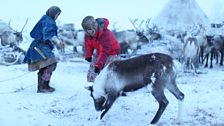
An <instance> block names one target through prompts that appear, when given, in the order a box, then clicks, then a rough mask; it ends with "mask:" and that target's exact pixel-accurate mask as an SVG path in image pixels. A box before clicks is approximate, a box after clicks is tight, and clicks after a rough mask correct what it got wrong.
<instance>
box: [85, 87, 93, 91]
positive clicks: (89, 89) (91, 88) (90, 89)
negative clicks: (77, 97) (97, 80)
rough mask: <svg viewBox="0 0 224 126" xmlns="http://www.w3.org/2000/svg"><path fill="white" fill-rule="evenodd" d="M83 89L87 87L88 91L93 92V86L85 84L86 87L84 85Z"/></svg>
mask: <svg viewBox="0 0 224 126" xmlns="http://www.w3.org/2000/svg"><path fill="white" fill-rule="evenodd" d="M85 89H87V90H88V91H90V92H93V86H87V87H85Z"/></svg>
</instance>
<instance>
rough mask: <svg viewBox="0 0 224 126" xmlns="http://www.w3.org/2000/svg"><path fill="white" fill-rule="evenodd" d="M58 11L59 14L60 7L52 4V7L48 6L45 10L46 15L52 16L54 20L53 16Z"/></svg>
mask: <svg viewBox="0 0 224 126" xmlns="http://www.w3.org/2000/svg"><path fill="white" fill-rule="evenodd" d="M58 13H59V14H60V13H61V9H60V8H59V7H58V6H52V7H50V8H49V9H48V10H47V12H46V14H47V15H48V16H50V17H51V18H53V19H54V20H55V16H56V15H57V14H58Z"/></svg>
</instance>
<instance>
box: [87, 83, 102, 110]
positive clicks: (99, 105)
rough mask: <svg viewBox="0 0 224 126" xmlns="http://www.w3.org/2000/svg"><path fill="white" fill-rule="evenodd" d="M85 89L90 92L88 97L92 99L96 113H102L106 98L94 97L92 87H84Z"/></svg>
mask: <svg viewBox="0 0 224 126" xmlns="http://www.w3.org/2000/svg"><path fill="white" fill-rule="evenodd" d="M86 89H87V90H89V91H90V96H91V97H92V98H93V101H94V106H95V109H96V111H102V110H103V109H105V103H106V98H105V97H104V96H98V97H94V95H93V92H94V90H93V87H92V86H89V87H86Z"/></svg>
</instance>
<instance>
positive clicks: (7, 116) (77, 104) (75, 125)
mask: <svg viewBox="0 0 224 126" xmlns="http://www.w3.org/2000/svg"><path fill="white" fill-rule="evenodd" d="M80 61H81V62H60V63H59V64H58V67H57V69H56V71H55V72H54V74H53V76H52V81H51V85H52V86H53V87H55V88H56V92H54V93H52V94H41V93H36V88H37V75H36V74H37V73H36V72H32V73H30V72H27V66H26V65H24V64H23V65H15V66H9V67H6V66H0V72H1V77H0V99H1V107H0V126H15V125H17V126H96V125H97V126H98V125H100V126H149V125H150V121H151V119H152V118H153V116H154V114H155V113H156V110H157V108H158V104H157V103H156V100H155V99H154V98H153V97H152V95H151V94H150V93H149V92H148V91H145V90H141V91H137V92H133V93H129V95H128V96H127V97H120V98H119V99H118V100H117V101H116V102H115V103H114V105H113V106H112V108H111V109H110V110H109V112H108V113H107V114H106V115H105V117H104V118H103V120H102V121H99V119H98V117H99V115H100V113H99V112H96V111H95V109H94V105H93V101H92V99H91V98H90V96H89V92H88V91H87V90H85V89H84V86H85V85H86V73H87V69H88V63H87V62H85V61H83V60H82V59H80ZM200 71H201V72H202V74H199V75H196V76H195V75H192V74H189V73H188V74H186V73H185V74H184V73H180V74H179V75H178V78H177V82H178V86H179V88H180V90H181V91H182V92H183V93H184V94H185V102H184V108H185V109H184V112H185V113H184V114H183V119H184V121H183V123H182V125H184V126H201V125H203V126H224V114H223V113H224V106H223V103H224V76H223V75H224V67H220V66H218V65H216V66H215V68H214V69H200ZM165 94H166V96H167V98H168V100H169V102H170V103H169V105H168V107H167V109H166V110H165V112H164V113H163V115H162V117H161V118H160V120H159V122H158V123H157V124H156V125H158V126H175V125H178V124H177V123H176V116H177V108H178V102H177V100H176V99H175V97H174V96H173V95H172V94H171V93H169V92H168V91H167V90H166V92H165Z"/></svg>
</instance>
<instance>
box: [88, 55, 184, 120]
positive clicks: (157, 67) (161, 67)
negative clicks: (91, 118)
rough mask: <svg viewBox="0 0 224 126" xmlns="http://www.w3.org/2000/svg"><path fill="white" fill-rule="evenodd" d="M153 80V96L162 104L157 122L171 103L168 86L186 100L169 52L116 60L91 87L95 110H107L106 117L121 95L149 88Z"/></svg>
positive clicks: (102, 115)
mask: <svg viewBox="0 0 224 126" xmlns="http://www.w3.org/2000/svg"><path fill="white" fill-rule="evenodd" d="M150 83H152V95H153V96H154V97H155V99H156V100H157V102H158V103H159V108H158V110H157V112H156V114H155V116H154V118H153V120H152V121H151V124H155V123H157V122H158V121H159V119H160V117H161V115H162V114H163V112H164V110H165V109H166V107H167V105H168V103H169V101H168V100H167V98H166V96H165V94H164V89H165V88H166V89H168V90H169V91H170V92H171V93H172V94H173V95H174V96H175V97H176V98H177V99H178V101H183V100H184V94H183V93H182V92H181V91H180V90H179V88H178V87H177V85H176V73H175V71H174V64H173V59H172V58H171V57H170V56H169V55H166V54H162V53H152V54H145V55H141V56H136V57H134V58H130V59H126V60H120V61H114V62H112V63H111V64H109V65H108V66H106V67H105V68H104V69H103V70H102V71H101V73H100V74H99V76H98V77H97V78H96V80H95V82H94V85H93V86H89V87H87V89H88V90H89V91H90V95H91V97H92V98H93V101H94V105H95V109H96V110H97V111H103V112H102V113H101V116H100V119H102V118H103V117H104V115H105V114H106V113H107V112H108V110H109V109H110V108H111V106H112V105H113V103H114V102H115V100H116V99H117V98H118V97H119V96H120V94H123V93H125V92H130V91H133V90H137V89H140V88H143V87H146V86H147V85H148V84H150ZM179 105H180V104H179ZM179 112H180V111H179ZM179 114H180V113H179Z"/></svg>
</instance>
